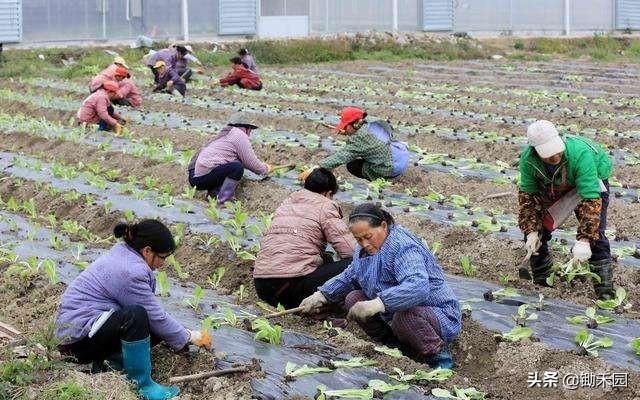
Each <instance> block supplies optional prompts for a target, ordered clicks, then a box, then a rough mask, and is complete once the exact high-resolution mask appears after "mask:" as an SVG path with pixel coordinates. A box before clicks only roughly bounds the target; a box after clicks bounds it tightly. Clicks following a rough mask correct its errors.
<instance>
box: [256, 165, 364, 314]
mask: <svg viewBox="0 0 640 400" xmlns="http://www.w3.org/2000/svg"><path fill="white" fill-rule="evenodd" d="M337 191H338V183H337V181H336V177H335V176H334V175H333V173H331V171H329V170H327V169H324V168H317V169H315V170H314V171H313V172H312V173H311V174H310V175H309V177H308V178H307V179H306V181H305V183H304V189H303V190H300V191H297V192H295V193H292V194H291V195H290V196H289V197H288V198H287V199H286V200H285V201H284V202H283V203H282V204H281V205H280V207H278V209H277V210H276V212H275V214H274V216H273V221H272V223H271V226H270V227H269V229H268V230H267V232H266V233H265V235H264V237H263V238H262V241H261V243H260V245H261V250H260V252H259V253H258V256H257V258H256V262H255V266H254V270H253V278H254V284H255V287H256V292H257V293H258V296H259V297H260V298H261V299H262V300H264V301H266V302H267V303H269V304H271V305H273V306H276V305H277V304H278V303H280V304H282V305H283V306H285V307H286V308H292V307H297V306H298V305H299V304H300V302H301V301H302V299H304V298H305V297H307V296H310V295H311V294H313V293H314V292H315V291H316V290H317V288H318V286H321V285H322V284H324V283H325V282H326V281H328V280H329V279H331V278H333V277H334V276H336V275H338V274H340V273H341V272H342V271H343V270H344V269H345V268H346V267H347V266H348V265H349V263H350V262H351V256H352V254H353V249H354V248H355V245H356V241H355V239H354V237H353V235H352V234H351V232H350V231H349V228H348V227H347V224H346V223H345V222H344V221H343V220H342V210H341V209H340V206H339V205H338V203H337V202H336V201H334V200H333V195H334V194H335V193H336V192H337ZM327 243H329V244H331V247H333V249H334V250H335V251H336V253H337V254H338V256H339V257H340V258H341V260H340V261H337V262H333V260H332V259H331V258H330V257H327V254H326V253H325V252H324V249H325V247H326V245H327Z"/></svg>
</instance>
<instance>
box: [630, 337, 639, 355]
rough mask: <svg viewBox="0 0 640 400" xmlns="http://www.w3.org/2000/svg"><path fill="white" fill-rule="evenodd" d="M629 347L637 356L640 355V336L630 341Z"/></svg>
mask: <svg viewBox="0 0 640 400" xmlns="http://www.w3.org/2000/svg"><path fill="white" fill-rule="evenodd" d="M629 347H630V348H631V350H633V352H634V353H636V355H637V356H640V337H637V338H635V339H633V340H632V341H631V343H629Z"/></svg>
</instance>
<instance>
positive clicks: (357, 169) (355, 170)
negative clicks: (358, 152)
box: [347, 159, 366, 179]
mask: <svg viewBox="0 0 640 400" xmlns="http://www.w3.org/2000/svg"><path fill="white" fill-rule="evenodd" d="M363 166H364V160H361V159H357V160H353V161H350V162H348V163H347V171H349V173H350V174H351V175H353V176H357V177H358V178H363V179H366V178H365V177H364V175H363V174H362V167H363Z"/></svg>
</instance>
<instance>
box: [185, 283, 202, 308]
mask: <svg viewBox="0 0 640 400" xmlns="http://www.w3.org/2000/svg"><path fill="white" fill-rule="evenodd" d="M203 298H204V289H203V288H202V287H201V286H200V285H196V287H195V288H194V289H193V294H192V295H191V298H188V299H184V302H185V304H187V305H188V306H189V307H191V308H192V309H193V311H196V312H197V311H198V310H199V309H200V302H201V301H202V299H203Z"/></svg>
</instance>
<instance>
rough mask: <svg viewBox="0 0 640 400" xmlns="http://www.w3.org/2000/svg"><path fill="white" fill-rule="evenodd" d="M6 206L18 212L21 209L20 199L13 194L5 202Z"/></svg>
mask: <svg viewBox="0 0 640 400" xmlns="http://www.w3.org/2000/svg"><path fill="white" fill-rule="evenodd" d="M5 208H6V209H7V210H9V211H11V212H13V213H17V212H18V211H20V204H18V201H17V200H16V199H15V198H14V197H13V196H11V197H9V200H7V202H6V204H5Z"/></svg>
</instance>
